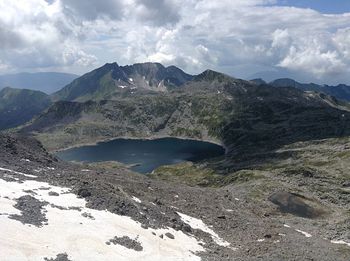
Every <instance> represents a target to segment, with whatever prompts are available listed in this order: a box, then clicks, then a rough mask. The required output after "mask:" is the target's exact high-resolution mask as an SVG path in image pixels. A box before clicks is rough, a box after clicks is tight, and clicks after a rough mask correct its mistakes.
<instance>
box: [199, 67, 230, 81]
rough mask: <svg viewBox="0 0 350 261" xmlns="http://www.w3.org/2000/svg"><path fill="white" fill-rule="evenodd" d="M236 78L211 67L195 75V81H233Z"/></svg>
mask: <svg viewBox="0 0 350 261" xmlns="http://www.w3.org/2000/svg"><path fill="white" fill-rule="evenodd" d="M233 79H234V78H233V77H231V76H229V75H227V74H224V73H220V72H217V71H213V70H210V69H207V70H205V71H204V72H202V73H201V74H198V75H197V76H195V81H218V82H224V81H232V80H233Z"/></svg>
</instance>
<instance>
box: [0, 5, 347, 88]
mask: <svg viewBox="0 0 350 261" xmlns="http://www.w3.org/2000/svg"><path fill="white" fill-rule="evenodd" d="M274 3H276V1H275V0H222V1H211V0H187V1H185V0H168V1H165V0H156V1H146V0H106V1H97V0H86V1H78V0H72V1H71V0H50V1H45V0H16V1H6V0H0V40H1V41H0V48H1V51H0V60H1V61H2V64H6V68H13V69H15V70H18V71H20V70H25V69H28V68H33V70H35V69H40V70H42V69H45V68H46V69H50V68H66V69H67V68H68V69H69V68H74V69H76V68H80V71H79V72H84V71H86V70H88V69H92V68H93V67H94V66H96V65H101V64H103V63H104V62H111V61H117V62H118V63H120V64H130V63H134V62H142V61H159V62H163V63H165V64H175V65H178V66H181V67H182V68H183V69H185V70H188V71H189V72H192V73H194V72H199V71H201V70H204V69H206V68H211V69H217V70H220V71H224V72H226V73H230V74H233V75H236V76H239V77H242V76H246V75H251V74H253V73H255V72H256V71H257V70H274V69H276V68H284V69H286V70H291V71H302V72H304V73H307V74H309V75H310V76H312V77H313V78H315V77H316V78H318V79H320V81H325V82H327V81H328V80H329V79H334V80H335V81H336V80H337V79H347V80H348V82H350V76H348V75H350V74H349V73H350V72H349V68H350V14H339V15H324V14H321V13H319V12H316V11H314V10H311V9H300V8H292V7H279V6H273V4H274ZM1 68H2V69H1V70H2V71H4V69H3V68H5V67H4V66H2V67H1Z"/></svg>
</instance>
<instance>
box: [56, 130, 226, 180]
mask: <svg viewBox="0 0 350 261" xmlns="http://www.w3.org/2000/svg"><path fill="white" fill-rule="evenodd" d="M55 155H56V156H57V157H58V158H60V159H61V160H63V161H67V162H69V161H77V162H88V163H95V162H104V161H116V162H121V163H123V164H125V165H129V166H130V167H129V168H130V169H131V170H133V171H135V172H139V173H142V174H146V173H151V172H152V171H153V170H154V169H156V168H158V167H160V166H164V165H172V164H176V163H180V162H183V161H191V162H199V161H202V160H205V159H209V158H214V157H219V156H223V155H225V149H224V147H222V146H221V145H218V144H214V143H212V142H207V141H198V140H195V139H184V138H182V139H179V138H174V137H165V138H157V139H135V138H132V139H128V138H118V139H113V140H111V141H107V142H99V143H97V144H96V145H91V146H81V147H75V148H72V149H68V150H62V151H59V152H57V153H56V154H55Z"/></svg>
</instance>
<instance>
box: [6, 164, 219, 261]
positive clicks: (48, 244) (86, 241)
mask: <svg viewBox="0 0 350 261" xmlns="http://www.w3.org/2000/svg"><path fill="white" fill-rule="evenodd" d="M0 170H1V171H2V172H3V173H1V171H0V188H1V189H0V253H1V260H4V261H7V260H8V261H17V260H18V261H19V260H35V261H36V260H44V258H49V259H50V258H55V257H56V256H57V255H58V254H62V253H66V254H67V255H68V258H69V259H71V260H74V261H77V260H85V261H86V260H91V261H96V260H99V261H100V260H108V261H110V260H118V261H122V260H129V261H130V260H135V261H136V260H144V261H147V260H150V261H156V260H169V261H180V260H200V257H198V256H196V253H197V252H201V251H204V248H203V247H202V246H201V245H200V244H199V243H200V242H199V241H198V240H197V239H196V238H194V237H191V236H189V235H186V234H184V233H183V232H181V231H176V230H174V229H171V228H167V229H150V228H149V229H144V228H142V227H141V224H140V223H138V222H136V221H134V220H132V219H131V218H130V217H126V216H119V215H116V214H113V213H110V212H107V211H98V210H94V209H90V208H86V207H85V205H86V201H85V200H84V199H81V198H78V197H77V196H76V195H75V194H72V193H70V192H69V189H67V188H61V187H56V186H51V185H49V184H48V183H45V182H39V181H35V180H25V181H23V182H22V183H19V182H18V181H17V180H16V179H12V180H10V181H9V180H8V179H6V180H4V179H2V177H3V176H5V175H4V174H5V173H4V172H6V177H7V178H8V177H9V176H10V175H9V174H11V175H13V178H16V175H21V176H23V175H26V174H24V173H19V172H15V171H11V170H8V169H0ZM30 176H31V175H30ZM32 177H33V176H32ZM22 196H32V197H33V198H35V199H36V200H40V201H43V202H47V205H45V206H44V207H43V208H42V211H41V213H42V214H44V215H45V216H46V219H47V224H43V225H42V226H39V227H38V226H35V225H30V224H24V223H22V222H20V221H18V220H15V219H12V218H10V217H11V215H22V214H23V213H22V212H21V211H20V210H19V209H16V208H15V207H14V206H15V205H16V203H17V199H18V198H19V197H22ZM134 200H135V201H137V200H136V198H135V199H134ZM183 217H184V216H183ZM196 222H199V221H197V220H196ZM192 225H193V224H192ZM201 226H202V228H204V227H203V226H204V225H203V224H201ZM197 227H198V226H197ZM198 228H200V227H198ZM206 230H208V228H206ZM165 233H171V234H172V235H173V236H174V239H171V238H169V237H167V236H165ZM154 234H155V235H154ZM161 235H164V236H163V237H162V238H161V237H160V236H161ZM116 236H117V237H123V236H127V237H129V238H130V239H132V240H136V241H138V242H139V243H140V244H141V246H142V251H135V250H134V249H132V248H127V247H125V246H122V245H119V244H106V242H108V241H109V240H111V239H112V238H114V237H116ZM213 236H214V235H213ZM215 236H216V235H215Z"/></svg>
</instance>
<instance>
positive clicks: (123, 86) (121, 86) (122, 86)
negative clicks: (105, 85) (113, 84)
mask: <svg viewBox="0 0 350 261" xmlns="http://www.w3.org/2000/svg"><path fill="white" fill-rule="evenodd" d="M118 87H119V88H122V89H124V88H126V87H127V86H125V85H118Z"/></svg>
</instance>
